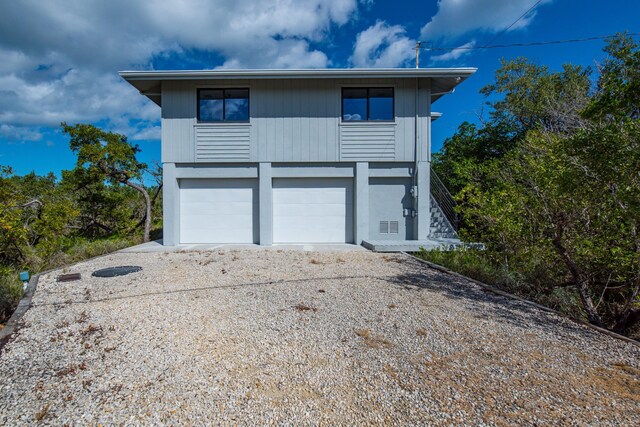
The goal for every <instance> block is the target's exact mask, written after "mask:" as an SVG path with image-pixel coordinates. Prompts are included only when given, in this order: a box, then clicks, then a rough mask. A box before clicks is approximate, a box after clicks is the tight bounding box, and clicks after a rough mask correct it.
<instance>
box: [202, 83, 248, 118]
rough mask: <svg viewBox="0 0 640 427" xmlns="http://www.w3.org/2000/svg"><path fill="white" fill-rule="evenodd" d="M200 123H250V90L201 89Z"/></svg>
mask: <svg viewBox="0 0 640 427" xmlns="http://www.w3.org/2000/svg"><path fill="white" fill-rule="evenodd" d="M198 121H199V122H248V121H249V89H199V90H198Z"/></svg>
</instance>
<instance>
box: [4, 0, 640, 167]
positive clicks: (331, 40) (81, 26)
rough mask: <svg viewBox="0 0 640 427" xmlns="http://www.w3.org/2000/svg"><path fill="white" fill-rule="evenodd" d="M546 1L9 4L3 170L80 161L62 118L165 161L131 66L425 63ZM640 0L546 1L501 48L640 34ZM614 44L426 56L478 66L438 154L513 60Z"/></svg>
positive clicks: (67, 0)
mask: <svg viewBox="0 0 640 427" xmlns="http://www.w3.org/2000/svg"><path fill="white" fill-rule="evenodd" d="M535 2H536V0H440V1H436V0H428V1H427V0H423V1H414V0H409V1H400V2H399V1H382V0H378V1H375V0H275V1H269V0H263V1H255V0H211V1H206V0H182V1H179V0H169V1H151V0H111V1H109V2H105V1H98V0H96V1H93V0H48V1H46V2H42V1H40V0H23V1H20V2H9V1H5V2H2V3H0V165H8V166H11V167H12V168H13V169H14V171H16V172H17V173H19V174H25V173H28V172H30V171H32V170H35V171H36V173H39V174H45V173H48V172H49V171H53V172H54V173H56V174H59V172H60V171H61V170H63V169H70V168H72V167H73V166H74V161H75V159H74V156H73V154H72V153H71V152H70V151H69V148H68V140H67V138H65V136H64V135H62V134H61V133H60V131H59V123H60V122H62V121H66V122H68V123H78V122H82V123H93V124H96V125H98V126H101V127H103V128H105V129H108V130H113V131H116V132H120V133H124V134H126V135H127V136H128V137H129V138H130V139H131V140H133V141H134V142H135V143H137V144H139V146H140V148H141V149H142V153H141V155H140V157H141V159H142V160H143V161H145V162H147V163H153V162H158V161H159V160H160V142H159V138H160V109H159V107H157V106H155V105H154V104H152V103H151V102H149V101H147V100H146V99H145V98H144V97H143V96H141V95H139V94H138V93H137V92H136V91H135V90H134V89H133V88H132V87H130V86H129V85H128V84H127V83H126V82H124V81H122V80H121V79H120V78H119V77H118V75H117V71H119V70H125V69H202V68H216V67H226V68H309V67H413V66H414V51H413V46H414V45H415V42H416V40H423V41H427V42H429V43H431V44H432V45H433V46H463V45H471V46H483V45H485V44H486V43H488V42H489V41H491V40H492V39H493V38H494V37H496V36H497V35H498V34H500V33H501V32H503V31H505V29H507V27H509V25H511V24H512V23H513V22H514V21H515V20H516V19H517V18H518V17H519V16H520V15H522V14H523V13H524V12H525V11H526V10H527V9H529V8H530V7H531V6H532V5H533V4H534V3H535ZM639 17H640V2H637V1H635V0H609V1H606V2H603V1H595V0H591V1H588V0H542V1H541V2H540V4H539V5H538V6H537V7H536V8H535V9H534V10H533V12H531V13H529V14H528V15H526V16H525V17H524V18H523V19H521V20H520V21H518V23H517V24H516V25H514V26H513V27H512V28H510V29H509V30H508V31H506V32H504V34H502V35H501V36H500V37H499V38H498V39H497V40H495V42H494V43H495V44H511V43H523V42H531V41H547V40H560V39H573V38H583V37H590V36H599V35H608V34H612V33H615V32H618V31H629V32H633V33H635V32H640V19H639ZM603 46H604V42H603V41H596V42H587V43H575V44H562V45H548V46H543V47H511V48H504V49H487V50H470V51H462V50H456V51H453V52H443V51H437V52H436V51H423V52H422V54H421V60H420V64H421V66H422V67H460V66H471V67H477V68H478V72H477V73H476V74H475V75H474V76H473V77H471V78H470V79H469V80H467V81H466V82H464V83H463V84H462V85H460V87H459V88H458V89H457V91H456V92H455V93H454V94H453V95H448V96H445V97H443V98H441V99H440V100H439V101H438V102H437V103H436V104H434V110H435V111H438V112H442V113H443V114H444V115H443V117H442V118H441V119H439V120H438V121H437V122H436V123H434V126H433V149H434V150H438V149H439V148H440V147H441V145H442V142H443V141H444V139H445V138H447V137H449V136H451V135H452V134H453V133H454V132H455V130H456V129H457V127H458V125H459V124H460V123H462V122H463V121H465V120H467V121H477V120H478V114H480V111H481V108H482V105H483V102H484V100H483V97H482V96H481V95H479V94H478V90H479V89H480V88H481V87H482V86H484V85H486V84H487V83H490V82H491V81H492V78H493V75H494V72H495V70H496V69H497V68H499V66H500V59H501V58H505V59H509V58H514V57H517V56H526V57H528V58H530V59H531V60H532V61H534V62H536V63H539V64H545V65H547V66H549V67H550V68H551V69H553V70H557V69H559V68H560V67H561V65H562V64H563V63H573V64H580V65H585V66H595V65H596V64H597V61H599V60H602V59H603V58H604V54H603V53H602V47H603Z"/></svg>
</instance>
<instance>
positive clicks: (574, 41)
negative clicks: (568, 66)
mask: <svg viewBox="0 0 640 427" xmlns="http://www.w3.org/2000/svg"><path fill="white" fill-rule="evenodd" d="M625 34H626V35H628V36H640V33H625ZM614 36H615V34H611V35H608V36H593V37H585V38H581V39H565V40H550V41H542V42H528V43H512V44H495V45H491V46H487V45H485V46H466V47H465V46H459V47H444V46H437V47H434V46H425V47H421V49H425V50H479V49H496V48H505V47H526V46H544V45H549V44H563V43H579V42H588V41H594V40H604V39H608V38H611V37H614ZM420 43H421V44H422V43H426V42H420Z"/></svg>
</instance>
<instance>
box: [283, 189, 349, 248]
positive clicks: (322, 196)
mask: <svg viewBox="0 0 640 427" xmlns="http://www.w3.org/2000/svg"><path fill="white" fill-rule="evenodd" d="M353 214H354V212H353V179H351V178H280V179H274V180H273V242H274V243H352V242H353V240H354V236H353V218H354V217H353Z"/></svg>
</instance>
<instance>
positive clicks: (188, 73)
mask: <svg viewBox="0 0 640 427" xmlns="http://www.w3.org/2000/svg"><path fill="white" fill-rule="evenodd" d="M476 71H477V68H471V67H467V68H324V69H304V70H301V69H287V70H225V69H222V70H184V71H181V70H162V71H119V72H118V74H119V75H120V76H121V77H122V78H124V79H126V80H191V79H198V78H254V79H269V78H367V77H370V78H375V77H389V78H391V77H393V78H412V77H413V78H416V77H468V76H470V75H472V74H473V73H475V72H476Z"/></svg>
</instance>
